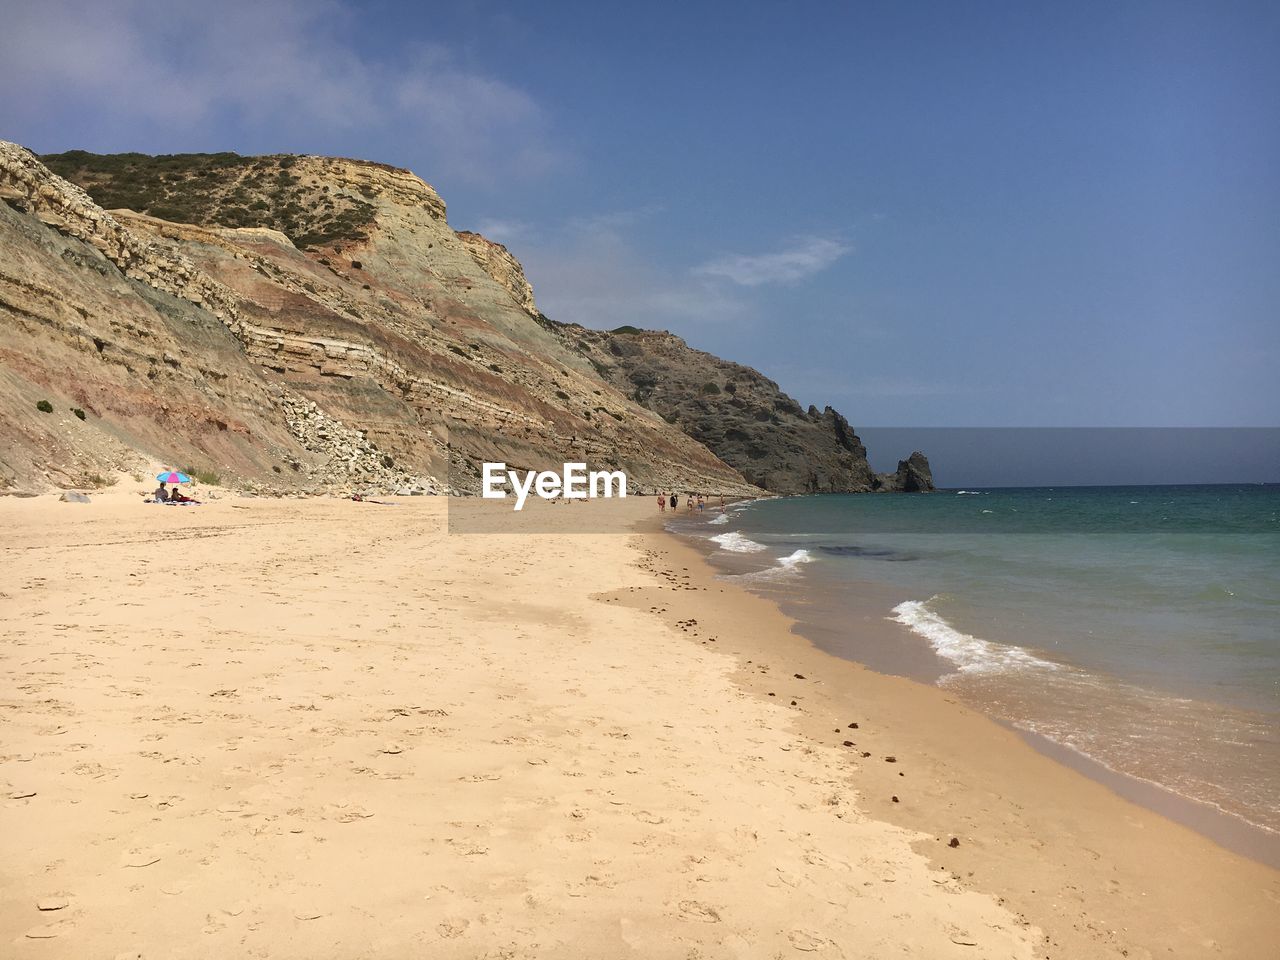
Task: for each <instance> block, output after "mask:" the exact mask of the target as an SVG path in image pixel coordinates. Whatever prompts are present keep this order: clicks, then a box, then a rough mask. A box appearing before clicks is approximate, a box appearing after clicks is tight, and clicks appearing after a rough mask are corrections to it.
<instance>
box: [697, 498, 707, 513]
mask: <svg viewBox="0 0 1280 960" xmlns="http://www.w3.org/2000/svg"><path fill="white" fill-rule="evenodd" d="M705 509H707V498H706V497H704V496H703V495H702V494H698V512H699V513H701V512H702V511H703V510H705Z"/></svg>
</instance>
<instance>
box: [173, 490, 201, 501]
mask: <svg viewBox="0 0 1280 960" xmlns="http://www.w3.org/2000/svg"><path fill="white" fill-rule="evenodd" d="M169 502H170V503H199V502H200V501H199V500H194V499H192V498H191V497H188V496H187V495H186V494H185V493H183V492H181V491H180V490H179V489H178V488H177V487H174V488H173V492H172V493H170V494H169Z"/></svg>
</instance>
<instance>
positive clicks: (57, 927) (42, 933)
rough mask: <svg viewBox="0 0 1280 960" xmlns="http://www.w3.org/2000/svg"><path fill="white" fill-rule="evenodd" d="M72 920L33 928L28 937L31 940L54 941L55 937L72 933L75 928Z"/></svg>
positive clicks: (27, 934) (28, 932)
mask: <svg viewBox="0 0 1280 960" xmlns="http://www.w3.org/2000/svg"><path fill="white" fill-rule="evenodd" d="M74 926H75V924H73V923H72V922H71V921H70V920H59V921H57V922H56V923H46V924H42V925H41V926H38V927H32V928H31V929H30V930H28V931H27V933H26V936H27V938H28V939H29V940H52V939H53V938H54V937H58V936H61V935H62V934H64V933H70V932H71V929H72V927H74Z"/></svg>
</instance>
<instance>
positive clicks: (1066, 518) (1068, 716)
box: [692, 485, 1280, 830]
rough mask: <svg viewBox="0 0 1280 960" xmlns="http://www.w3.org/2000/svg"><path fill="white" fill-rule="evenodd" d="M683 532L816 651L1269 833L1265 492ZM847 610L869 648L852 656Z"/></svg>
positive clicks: (1273, 708) (950, 497)
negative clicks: (865, 622) (897, 679)
mask: <svg viewBox="0 0 1280 960" xmlns="http://www.w3.org/2000/svg"><path fill="white" fill-rule="evenodd" d="M692 532H694V533H695V535H697V536H701V537H704V538H707V540H708V544H707V545H708V548H710V549H712V550H713V553H712V556H713V559H715V560H716V562H717V564H718V565H719V566H720V567H721V568H722V569H724V570H725V572H726V575H727V576H731V577H734V578H738V579H740V580H741V581H742V582H744V583H745V584H746V585H748V586H750V587H753V588H754V589H757V590H759V591H762V592H765V593H771V594H774V595H776V596H777V597H778V598H779V599H783V600H785V601H788V602H790V603H791V604H792V606H793V608H794V609H790V610H789V612H792V613H793V614H795V615H797V616H799V618H800V619H801V620H802V621H805V620H808V621H809V623H810V625H811V626H813V627H815V628H817V629H818V630H819V632H820V633H821V634H822V635H823V636H826V637H830V638H835V640H833V641H832V642H831V643H830V644H829V645H830V646H834V647H835V648H836V652H840V653H841V654H842V655H847V656H851V657H852V658H853V659H858V660H861V661H863V662H866V663H868V665H870V666H872V667H873V668H876V669H882V670H887V671H890V672H900V673H908V674H916V675H921V676H922V678H925V679H930V680H935V681H936V682H938V683H939V684H941V685H944V686H946V687H948V688H949V689H951V690H953V691H954V692H956V693H957V694H959V695H961V696H963V697H964V698H965V699H966V700H968V701H970V702H971V703H974V704H975V705H978V706H980V707H981V708H983V709H985V710H987V711H988V712H990V713H992V714H994V715H996V716H998V717H1000V718H1001V719H1004V720H1007V721H1008V722H1011V723H1013V724H1015V725H1016V726H1019V727H1021V728H1023V729H1026V730H1029V731H1033V732H1036V733H1040V734H1042V735H1044V736H1046V737H1049V738H1050V739H1052V740H1054V741H1056V742H1058V743H1060V744H1063V745H1064V746H1067V747H1070V748H1072V749H1074V750H1077V751H1079V752H1080V753H1082V754H1084V755H1086V756H1089V757H1091V758H1092V759H1094V760H1097V761H1099V762H1101V763H1103V764H1105V765H1106V766H1108V767H1110V768H1112V769H1114V770H1117V771H1119V772H1122V773H1127V774H1130V775H1132V776H1136V777H1140V778H1142V779H1144V780H1148V781H1150V782H1153V783H1156V784H1158V785H1160V786H1162V787H1165V788H1166V789H1168V790H1171V791H1173V792H1175V793H1178V794H1181V795H1183V796H1186V797H1189V798H1191V799H1195V800H1199V801H1202V802H1205V803H1209V804H1212V805H1213V806H1216V807H1218V808H1219V809H1221V810H1223V811H1225V812H1227V813H1230V814H1232V815H1233V816H1236V817H1239V818H1241V819H1244V820H1247V821H1248V822H1250V823H1253V824H1255V825H1257V826H1261V827H1264V828H1266V829H1270V830H1280V487H1276V486H1241V485H1232V486H1225V485H1224V486H1197V487H1076V488H1022V489H1003V490H1001V489H991V490H977V491H964V492H959V491H941V492H938V493H936V494H932V495H928V496H911V497H907V496H826V497H798V498H786V499H775V500H764V501H755V502H753V503H750V504H745V505H740V506H736V507H733V508H731V509H730V510H729V511H728V512H727V513H725V514H723V515H718V516H716V517H713V518H711V521H710V523H708V524H707V525H705V526H703V527H702V528H701V529H699V530H696V531H692ZM713 538H714V539H713ZM868 597H874V598H876V599H875V602H876V603H879V604H880V605H881V607H882V609H880V610H878V611H877V612H878V613H879V614H880V615H882V616H883V617H884V618H885V619H886V620H889V621H891V622H893V623H896V624H897V628H896V631H895V634H894V636H895V637H896V639H895V644H894V646H893V647H891V648H888V649H886V648H885V647H883V646H882V645H881V646H875V647H873V646H870V645H867V646H864V647H860V646H859V644H858V637H857V633H858V631H857V630H856V629H855V628H854V626H853V624H854V623H855V622H856V621H857V616H855V613H857V614H860V615H862V616H865V615H866V609H865V607H866V603H867V598H868Z"/></svg>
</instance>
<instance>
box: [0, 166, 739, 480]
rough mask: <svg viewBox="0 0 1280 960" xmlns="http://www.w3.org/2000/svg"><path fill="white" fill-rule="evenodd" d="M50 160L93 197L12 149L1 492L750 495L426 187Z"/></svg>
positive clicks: (1, 334)
mask: <svg viewBox="0 0 1280 960" xmlns="http://www.w3.org/2000/svg"><path fill="white" fill-rule="evenodd" d="M46 159H47V160H48V162H49V163H51V164H53V165H54V166H56V167H58V169H60V170H62V171H63V172H64V173H66V174H67V175H68V176H70V177H73V178H74V179H75V180H76V181H77V183H78V184H80V185H82V186H83V189H82V188H81V186H77V185H76V184H73V183H71V182H69V181H68V180H67V179H65V178H63V177H60V176H58V175H56V174H54V173H53V172H52V171H51V170H50V169H49V168H48V167H47V166H46V165H45V164H44V163H42V162H41V161H40V160H39V159H37V158H36V157H34V156H33V155H32V154H30V153H29V152H28V151H26V150H25V149H23V148H21V147H19V146H17V145H14V144H10V143H3V142H0V200H3V202H2V203H0V243H3V246H4V249H5V252H6V257H5V258H4V260H3V261H0V314H3V317H4V322H3V325H2V328H0V441H2V442H0V485H3V486H9V487H31V486H38V485H41V484H47V483H50V482H53V483H60V484H70V483H74V484H78V485H84V484H87V483H91V482H93V481H94V479H95V478H97V477H99V476H101V475H102V474H103V473H105V472H109V471H110V470H111V469H115V468H121V467H133V466H136V465H137V464H140V463H142V462H145V460H148V459H150V460H160V461H163V462H166V463H172V464H174V465H178V466H187V465H194V466H208V467H210V468H213V469H216V471H217V472H218V473H220V474H221V475H222V477H223V479H224V481H231V482H234V483H238V484H244V485H251V486H252V485H256V486H259V487H262V488H268V489H270V488H279V489H333V488H335V487H339V488H375V489H384V490H390V489H403V488H404V487H416V488H418V489H424V490H435V489H442V488H443V487H445V486H446V485H449V486H451V487H453V488H455V489H461V490H470V489H474V488H475V486H476V482H477V477H478V472H479V464H480V463H481V462H482V461H484V460H497V459H501V460H505V461H506V462H507V463H509V464H511V465H512V466H513V467H520V468H525V469H527V468H532V467H539V468H545V466H546V465H547V464H549V463H560V462H563V461H566V460H585V461H586V462H588V463H589V464H591V465H592V466H593V467H594V466H610V467H614V468H622V469H625V470H626V471H627V472H628V474H629V475H630V476H631V478H632V481H633V483H634V484H636V485H638V486H640V487H642V488H654V487H669V486H678V487H680V488H684V489H705V490H724V491H725V492H726V493H741V494H748V493H752V492H755V488H754V487H752V486H751V485H749V484H747V483H746V482H745V481H744V480H743V478H742V476H741V475H740V474H738V473H737V471H735V470H733V469H732V468H730V467H728V466H726V465H725V464H724V463H723V462H722V461H720V460H719V459H717V458H716V457H715V456H713V455H712V454H711V453H710V452H709V451H708V450H707V449H706V448H705V447H703V446H702V445H701V444H699V443H697V442H695V441H694V440H692V439H691V438H689V437H688V436H686V435H685V434H684V433H682V432H681V431H680V430H678V429H676V428H674V427H672V426H671V425H669V424H668V423H666V422H665V421H663V420H662V419H661V418H660V417H659V416H657V415H656V414H654V413H652V412H651V411H649V410H646V409H644V408H642V407H640V406H639V405H637V404H635V403H634V402H633V401H631V400H630V399H629V398H628V397H626V396H625V395H623V394H621V393H620V392H618V391H617V390H616V389H614V388H613V387H612V386H610V385H609V384H607V383H604V382H602V381H601V380H600V378H599V377H598V375H597V374H596V372H595V371H594V369H593V368H592V367H591V365H590V364H589V363H587V362H586V361H585V360H584V359H583V357H582V356H581V355H580V354H579V353H578V352H577V351H576V350H573V349H570V348H569V347H567V346H566V345H565V344H564V343H563V341H562V340H561V339H560V338H558V337H557V336H555V335H554V334H553V333H552V332H550V331H548V330H547V329H546V328H545V326H544V325H543V324H541V323H539V322H538V320H536V319H535V318H534V317H532V316H531V315H530V313H529V311H528V309H527V306H526V305H525V304H522V303H521V302H519V301H518V298H517V297H516V296H513V293H512V290H511V289H510V288H509V287H508V286H507V285H504V284H503V283H500V282H498V281H496V280H495V279H494V278H493V276H492V275H491V268H493V264H489V265H488V267H486V266H484V265H482V264H481V263H480V262H478V260H477V258H476V256H475V254H474V250H473V248H474V247H475V243H474V241H473V242H471V243H470V244H469V243H468V242H467V241H464V240H463V239H462V238H460V237H459V236H458V234H457V233H455V232H454V231H453V229H452V228H451V227H450V226H449V224H448V222H447V220H446V210H445V205H444V203H443V201H442V200H441V199H440V197H439V196H438V195H437V194H436V192H435V191H434V190H433V189H432V188H431V187H430V186H429V185H428V184H426V183H424V182H423V181H422V180H420V179H418V178H417V177H416V176H414V175H413V174H411V173H409V172H408V171H405V170H398V169H395V168H391V167H387V166H384V165H380V164H373V163H365V162H362V161H356V160H345V159H333V158H320V157H255V158H249V157H236V156H235V155H233V154H218V155H211V156H196V157H191V156H186V157H158V158H147V157H140V156H139V155H133V154H129V155H124V156H123V157H95V156H93V155H90V154H81V153H76V154H64V155H60V156H58V157H49V158H46ZM95 198H96V199H100V200H102V203H103V204H107V205H109V206H112V207H118V206H120V205H128V206H129V209H127V210H126V209H116V210H114V211H112V212H108V210H107V209H104V206H103V205H102V204H99V203H98V202H96V199H95ZM509 275H510V279H511V280H512V284H513V285H514V283H515V280H514V278H515V276H516V273H515V271H514V270H511V271H509ZM519 276H520V277H521V279H522V277H523V274H522V273H521V274H519ZM531 304H532V299H531V297H530V298H529V305H531ZM42 401H43V403H42ZM38 405H40V406H47V407H49V408H50V412H44V410H42V409H40V406H38Z"/></svg>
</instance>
